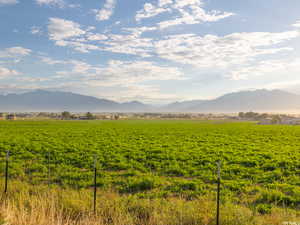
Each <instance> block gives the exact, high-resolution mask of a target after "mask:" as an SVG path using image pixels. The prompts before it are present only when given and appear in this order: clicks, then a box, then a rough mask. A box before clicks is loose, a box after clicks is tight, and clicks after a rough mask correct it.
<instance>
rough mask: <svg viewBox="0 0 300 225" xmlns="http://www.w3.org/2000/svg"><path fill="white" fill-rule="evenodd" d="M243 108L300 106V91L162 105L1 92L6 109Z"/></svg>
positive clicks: (52, 93)
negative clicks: (3, 93) (297, 92)
mask: <svg viewBox="0 0 300 225" xmlns="http://www.w3.org/2000/svg"><path fill="white" fill-rule="evenodd" d="M65 110H67V111H72V112H87V111H90V112H206V113H208V112H239V111H272V110H274V111H275V110H276V111H279V110H280V111H284V110H300V95H296V94H292V93H289V92H285V91H281V90H254V91H241V92H235V93H229V94H226V95H223V96H221V97H219V98H216V99H213V100H193V101H183V102H174V103H170V104H167V105H164V106H161V107H155V106H152V105H148V104H144V103H142V102H139V101H131V102H125V103H119V102H116V101H111V100H107V99H99V98H96V97H91V96H85V95H80V94H75V93H71V92H61V91H45V90H36V91H32V92H27V93H23V94H7V95H0V111H3V112H42V111H44V112H48V111H49V112H60V111H65Z"/></svg>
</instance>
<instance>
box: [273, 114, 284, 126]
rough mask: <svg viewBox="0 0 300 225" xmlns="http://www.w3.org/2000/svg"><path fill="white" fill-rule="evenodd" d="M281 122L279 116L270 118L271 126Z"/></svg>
mask: <svg viewBox="0 0 300 225" xmlns="http://www.w3.org/2000/svg"><path fill="white" fill-rule="evenodd" d="M281 122H282V121H281V118H280V116H279V115H275V116H273V117H272V120H271V123H272V124H280V123H281Z"/></svg>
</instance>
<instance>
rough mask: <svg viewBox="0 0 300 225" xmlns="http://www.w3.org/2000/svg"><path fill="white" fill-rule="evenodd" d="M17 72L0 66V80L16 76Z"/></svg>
mask: <svg viewBox="0 0 300 225" xmlns="http://www.w3.org/2000/svg"><path fill="white" fill-rule="evenodd" d="M18 74H19V72H17V71H15V70H11V69H7V68H5V67H1V66H0V79H3V78H7V77H10V76H15V75H18Z"/></svg>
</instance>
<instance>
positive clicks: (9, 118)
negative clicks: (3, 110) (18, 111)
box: [6, 114, 17, 120]
mask: <svg viewBox="0 0 300 225" xmlns="http://www.w3.org/2000/svg"><path fill="white" fill-rule="evenodd" d="M6 119H7V120H16V119H17V116H16V115H15V114H8V115H7V116H6Z"/></svg>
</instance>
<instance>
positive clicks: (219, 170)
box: [217, 161, 221, 225]
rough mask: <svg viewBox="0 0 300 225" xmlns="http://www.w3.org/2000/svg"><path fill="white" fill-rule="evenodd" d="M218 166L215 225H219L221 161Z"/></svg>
mask: <svg viewBox="0 0 300 225" xmlns="http://www.w3.org/2000/svg"><path fill="white" fill-rule="evenodd" d="M217 165H218V190H217V225H220V189H221V161H219V162H217Z"/></svg>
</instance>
